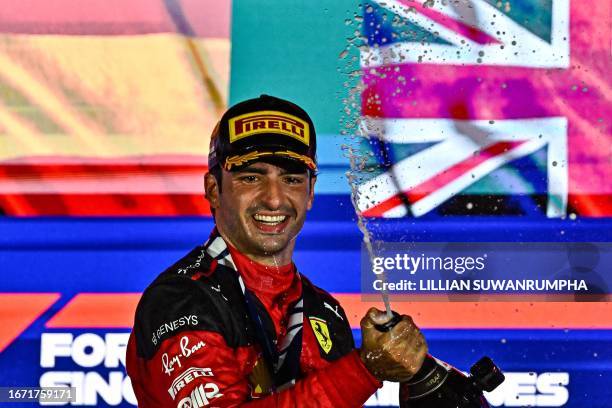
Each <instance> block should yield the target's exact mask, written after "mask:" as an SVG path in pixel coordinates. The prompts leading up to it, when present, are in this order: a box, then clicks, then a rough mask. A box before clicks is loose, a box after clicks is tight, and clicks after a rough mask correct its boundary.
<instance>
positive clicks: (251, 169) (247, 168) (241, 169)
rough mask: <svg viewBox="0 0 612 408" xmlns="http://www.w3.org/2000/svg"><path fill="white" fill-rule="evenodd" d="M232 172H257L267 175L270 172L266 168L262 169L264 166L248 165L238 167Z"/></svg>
mask: <svg viewBox="0 0 612 408" xmlns="http://www.w3.org/2000/svg"><path fill="white" fill-rule="evenodd" d="M232 173H255V174H262V175H265V174H267V173H268V172H267V171H266V170H265V169H262V168H259V167H251V166H247V167H242V168H239V169H236V170H234V171H233V172H232Z"/></svg>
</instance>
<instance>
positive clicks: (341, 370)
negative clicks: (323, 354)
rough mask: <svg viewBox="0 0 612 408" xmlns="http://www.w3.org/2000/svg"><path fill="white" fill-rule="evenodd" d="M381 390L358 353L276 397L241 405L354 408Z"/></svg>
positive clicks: (249, 406)
mask: <svg viewBox="0 0 612 408" xmlns="http://www.w3.org/2000/svg"><path fill="white" fill-rule="evenodd" d="M381 386H382V383H380V382H379V381H378V380H377V379H376V378H374V377H373V376H372V374H370V372H369V371H368V369H367V368H366V367H365V366H364V365H363V363H362V362H361V358H360V357H359V354H358V353H357V351H356V350H353V351H352V352H350V353H349V354H347V355H346V356H344V357H342V358H340V359H339V360H336V361H334V362H333V363H331V364H329V365H328V366H327V367H325V368H324V369H321V370H319V371H314V372H312V373H311V374H309V375H308V376H307V377H305V378H303V379H301V380H300V381H297V382H296V383H295V386H293V387H292V388H289V389H286V390H284V391H282V392H279V393H277V394H272V395H269V396H267V397H265V398H262V399H259V400H254V401H251V402H248V403H245V404H242V405H239V406H241V407H248V408H290V407H291V408H292V407H312V408H319V407H320V408H324V407H325V408H329V407H334V408H355V407H361V406H363V404H364V403H365V402H366V401H367V399H368V398H369V397H370V396H371V395H372V394H374V392H375V391H376V390H377V389H378V388H380V387H381Z"/></svg>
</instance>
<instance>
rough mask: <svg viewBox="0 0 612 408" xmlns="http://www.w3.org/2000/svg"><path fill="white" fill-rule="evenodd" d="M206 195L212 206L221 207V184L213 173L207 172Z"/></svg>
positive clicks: (205, 177)
mask: <svg viewBox="0 0 612 408" xmlns="http://www.w3.org/2000/svg"><path fill="white" fill-rule="evenodd" d="M204 197H206V199H207V200H208V202H209V204H210V208H217V207H219V184H217V178H216V177H215V176H213V175H212V174H211V173H206V175H205V176H204Z"/></svg>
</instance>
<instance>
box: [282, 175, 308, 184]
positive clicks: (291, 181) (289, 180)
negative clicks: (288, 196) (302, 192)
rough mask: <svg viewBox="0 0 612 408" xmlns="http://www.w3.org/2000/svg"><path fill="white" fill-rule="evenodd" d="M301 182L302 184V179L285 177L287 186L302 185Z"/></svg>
mask: <svg viewBox="0 0 612 408" xmlns="http://www.w3.org/2000/svg"><path fill="white" fill-rule="evenodd" d="M303 182H304V179H303V178H302V177H293V176H287V177H285V183H287V184H302V183H303Z"/></svg>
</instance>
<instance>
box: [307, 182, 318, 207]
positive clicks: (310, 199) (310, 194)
mask: <svg viewBox="0 0 612 408" xmlns="http://www.w3.org/2000/svg"><path fill="white" fill-rule="evenodd" d="M316 182H317V176H310V191H309V192H308V204H307V205H306V209H307V210H310V209H311V208H312V204H313V202H314V187H315V183H316Z"/></svg>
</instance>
